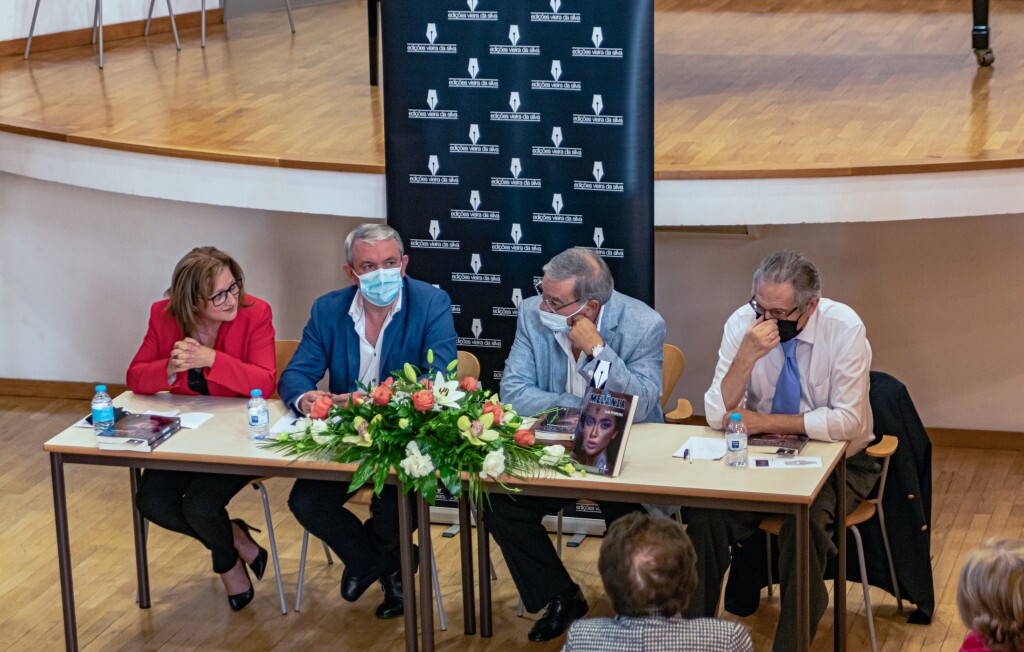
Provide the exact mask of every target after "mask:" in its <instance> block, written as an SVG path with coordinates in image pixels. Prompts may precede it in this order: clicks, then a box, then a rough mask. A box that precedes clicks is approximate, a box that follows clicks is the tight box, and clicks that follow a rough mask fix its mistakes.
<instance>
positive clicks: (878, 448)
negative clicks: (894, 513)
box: [761, 435, 903, 652]
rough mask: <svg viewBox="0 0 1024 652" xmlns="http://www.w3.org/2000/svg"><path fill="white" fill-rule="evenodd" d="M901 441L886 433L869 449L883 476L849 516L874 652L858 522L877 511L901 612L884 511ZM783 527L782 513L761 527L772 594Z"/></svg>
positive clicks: (848, 523)
mask: <svg viewBox="0 0 1024 652" xmlns="http://www.w3.org/2000/svg"><path fill="white" fill-rule="evenodd" d="M898 444H899V440H898V439H897V438H896V437H893V436H892V435H884V436H883V437H882V440H881V441H880V442H878V443H877V444H875V445H874V446H871V447H869V448H868V449H867V454H868V455H870V456H871V457H875V458H878V459H880V460H882V477H881V478H880V479H879V481H878V495H876V496H875V497H874V498H868V499H866V500H865V501H864V502H862V503H861V504H860V505H857V507H856V509H854V510H853V511H852V512H850V513H849V514H847V516H846V527H848V528H849V529H850V530H851V531H852V532H853V538H854V540H855V541H856V542H857V562H858V563H859V564H860V579H861V585H862V586H863V588H864V610H865V611H866V612H867V615H868V632H869V633H870V635H871V650H872V652H878V641H877V639H876V638H875V618H874V614H872V612H871V596H870V594H869V588H870V587H869V586H868V571H867V566H866V564H865V563H864V543H863V542H862V541H861V538H860V530H858V529H857V526H858V525H860V524H861V523H864V522H865V521H868V520H870V519H871V517H873V516H874V515H875V513H876V512H877V513H878V524H879V525H880V526H881V530H882V543H883V544H884V545H885V556H886V557H887V560H888V562H889V575H890V576H891V578H892V586H893V589H894V590H895V592H896V602H897V603H898V604H899V609H900V612H902V611H903V600H902V598H901V597H900V585H899V583H898V582H897V580H896V567H895V566H894V565H893V563H892V551H891V549H890V547H889V536H888V535H887V534H886V531H885V513H884V512H883V511H882V496H883V495H884V494H885V479H886V476H888V474H889V460H890V459H891V458H892V455H893V453H895V452H896V447H897V445H898ZM781 528H782V517H781V516H777V515H776V516H769V517H767V518H766V519H764V520H763V521H761V529H762V530H764V531H765V536H766V538H767V540H768V541H767V546H766V547H767V549H768V596H769V597H771V595H772V584H773V581H772V536H771V535H773V534H774V535H776V536H778V534H779V531H780V529H781ZM837 563H846V560H845V559H840V560H837Z"/></svg>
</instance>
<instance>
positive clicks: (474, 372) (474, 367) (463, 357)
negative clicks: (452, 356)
mask: <svg viewBox="0 0 1024 652" xmlns="http://www.w3.org/2000/svg"><path fill="white" fill-rule="evenodd" d="M458 353H459V380H462V379H463V378H465V377H466V376H472V377H473V378H476V379H477V380H480V361H479V360H477V357H476V356H475V355H473V354H472V353H470V352H469V351H459V352H458Z"/></svg>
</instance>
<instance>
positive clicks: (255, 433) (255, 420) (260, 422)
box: [249, 389, 270, 440]
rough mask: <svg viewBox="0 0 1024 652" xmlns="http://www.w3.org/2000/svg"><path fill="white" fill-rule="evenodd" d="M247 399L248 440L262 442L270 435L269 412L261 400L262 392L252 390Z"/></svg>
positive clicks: (265, 403) (264, 402)
mask: <svg viewBox="0 0 1024 652" xmlns="http://www.w3.org/2000/svg"><path fill="white" fill-rule="evenodd" d="M250 396H252V398H250V399H249V439H257V440H262V439H266V438H267V436H268V435H269V434H270V410H269V409H268V408H267V402H266V401H265V400H263V390H261V389H254V390H252V392H250Z"/></svg>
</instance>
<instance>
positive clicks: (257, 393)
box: [249, 389, 263, 398]
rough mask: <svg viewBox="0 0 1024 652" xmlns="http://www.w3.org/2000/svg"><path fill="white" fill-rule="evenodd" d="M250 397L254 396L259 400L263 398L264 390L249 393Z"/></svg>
mask: <svg viewBox="0 0 1024 652" xmlns="http://www.w3.org/2000/svg"><path fill="white" fill-rule="evenodd" d="M249 395H250V396H252V397H253V398H257V397H260V396H263V390H262V389H254V390H252V391H251V392H249Z"/></svg>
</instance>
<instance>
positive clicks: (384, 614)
mask: <svg viewBox="0 0 1024 652" xmlns="http://www.w3.org/2000/svg"><path fill="white" fill-rule="evenodd" d="M380 584H381V586H383V587H384V602H381V603H380V605H378V606H377V612H376V616H377V618H379V619H381V620H387V619H389V618H398V617H399V616H402V615H404V614H405V600H404V599H403V596H402V569H398V570H396V571H395V572H394V573H391V574H390V575H385V576H384V577H382V578H380Z"/></svg>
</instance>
